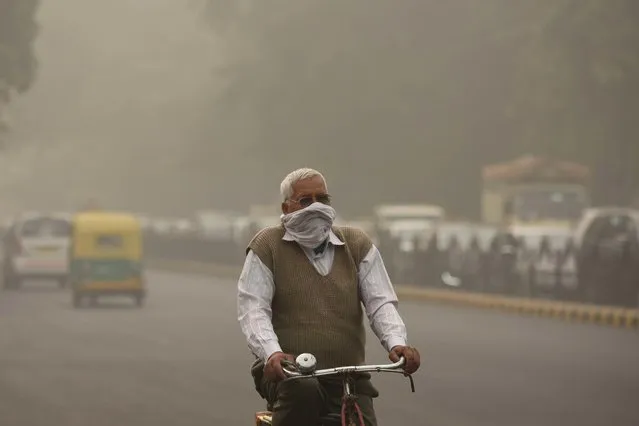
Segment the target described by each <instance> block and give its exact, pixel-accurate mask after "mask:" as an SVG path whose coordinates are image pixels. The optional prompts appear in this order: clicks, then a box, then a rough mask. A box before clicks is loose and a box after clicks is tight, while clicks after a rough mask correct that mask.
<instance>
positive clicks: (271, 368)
mask: <svg viewBox="0 0 639 426" xmlns="http://www.w3.org/2000/svg"><path fill="white" fill-rule="evenodd" d="M282 361H290V362H292V363H293V364H295V357H294V356H293V355H291V354H285V353H284V352H274V353H273V354H272V355H271V356H270V357H269V358H268V360H267V361H266V364H264V376H265V377H266V378H267V379H268V380H270V381H272V382H279V381H281V380H284V379H286V374H284V370H282Z"/></svg>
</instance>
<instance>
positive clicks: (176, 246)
mask: <svg viewBox="0 0 639 426" xmlns="http://www.w3.org/2000/svg"><path fill="white" fill-rule="evenodd" d="M145 256H146V263H147V266H149V267H151V268H157V269H165V270H170V271H176V272H185V273H197V274H212V275H215V276H220V277H224V278H230V279H236V278H237V277H238V276H239V273H240V269H241V265H242V262H243V259H244V247H243V246H240V245H239V244H237V243H235V242H233V241H224V240H214V239H209V238H205V237H201V236H198V235H193V234H190V235H189V234H186V235H174V234H172V235H171V234H169V235H159V234H147V235H145ZM415 284H419V283H410V284H398V285H396V291H397V294H398V296H399V297H400V298H401V299H412V300H424V301H430V302H437V303H447V304H453V305H458V306H467V307H475V308H486V309H493V310H500V311H503V312H510V313H514V314H522V315H535V316H543V317H548V318H556V319H561V320H565V321H574V322H582V323H593V324H601V325H609V326H613V327H620V328H632V329H638V328H639V310H637V309H625V308H618V307H610V306H596V305H586V304H579V303H571V302H559V301H552V300H543V299H530V298H522V297H508V296H503V295H494V294H480V293H471V292H466V291H454V290H444V289H432V288H423V287H418V286H416V285H415Z"/></svg>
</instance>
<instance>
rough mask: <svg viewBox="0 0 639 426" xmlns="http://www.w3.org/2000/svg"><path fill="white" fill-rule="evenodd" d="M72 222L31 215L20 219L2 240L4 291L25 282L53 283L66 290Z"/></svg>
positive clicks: (64, 216)
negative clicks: (36, 279) (44, 280)
mask: <svg viewBox="0 0 639 426" xmlns="http://www.w3.org/2000/svg"><path fill="white" fill-rule="evenodd" d="M70 220H71V218H70V217H69V216H67V215H55V214H53V215H48V214H37V213H36V214H28V215H23V216H21V217H18V218H17V220H15V221H14V222H13V223H12V225H11V226H10V227H9V229H8V230H7V232H6V233H5V235H4V237H3V242H2V245H3V258H4V261H3V265H2V269H3V270H2V275H3V282H4V284H3V285H4V288H7V289H16V288H19V287H20V286H21V285H22V283H23V281H24V280H26V279H33V278H39V279H40V278H43V279H52V280H55V281H57V282H58V284H59V286H60V287H64V286H66V284H67V280H68V273H69V268H68V257H69V241H70V236H71V222H70Z"/></svg>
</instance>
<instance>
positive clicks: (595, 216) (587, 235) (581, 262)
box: [575, 207, 639, 308]
mask: <svg viewBox="0 0 639 426" xmlns="http://www.w3.org/2000/svg"><path fill="white" fill-rule="evenodd" d="M575 240H576V243H577V274H578V277H579V287H580V292H579V293H580V297H581V299H582V300H583V301H586V302H590V303H597V304H610V305H621V306H626V307H632V308H635V307H637V305H638V302H639V300H638V299H639V210H634V209H628V208H622V207H601V208H594V209H588V210H587V211H586V212H585V213H584V215H583V217H582V220H581V221H580V223H579V225H578V226H577V230H576V235H575Z"/></svg>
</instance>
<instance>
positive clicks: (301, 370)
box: [282, 354, 406, 378]
mask: <svg viewBox="0 0 639 426" xmlns="http://www.w3.org/2000/svg"><path fill="white" fill-rule="evenodd" d="M282 364H283V365H286V366H292V367H293V368H296V370H290V369H288V368H286V367H283V368H282V370H284V374H286V375H287V376H288V377H290V378H295V377H299V378H305V377H319V376H331V375H337V374H350V373H381V372H384V373H401V374H406V373H405V372H404V370H402V369H401V367H403V366H404V364H406V359H405V358H404V357H401V358H400V359H399V361H397V362H395V363H393V364H379V365H351V366H345V367H333V368H325V369H323V370H315V366H316V362H315V357H314V356H313V355H312V354H302V355H299V356H298V357H297V359H296V360H295V364H293V363H291V362H290V361H286V362H283V363H282Z"/></svg>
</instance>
